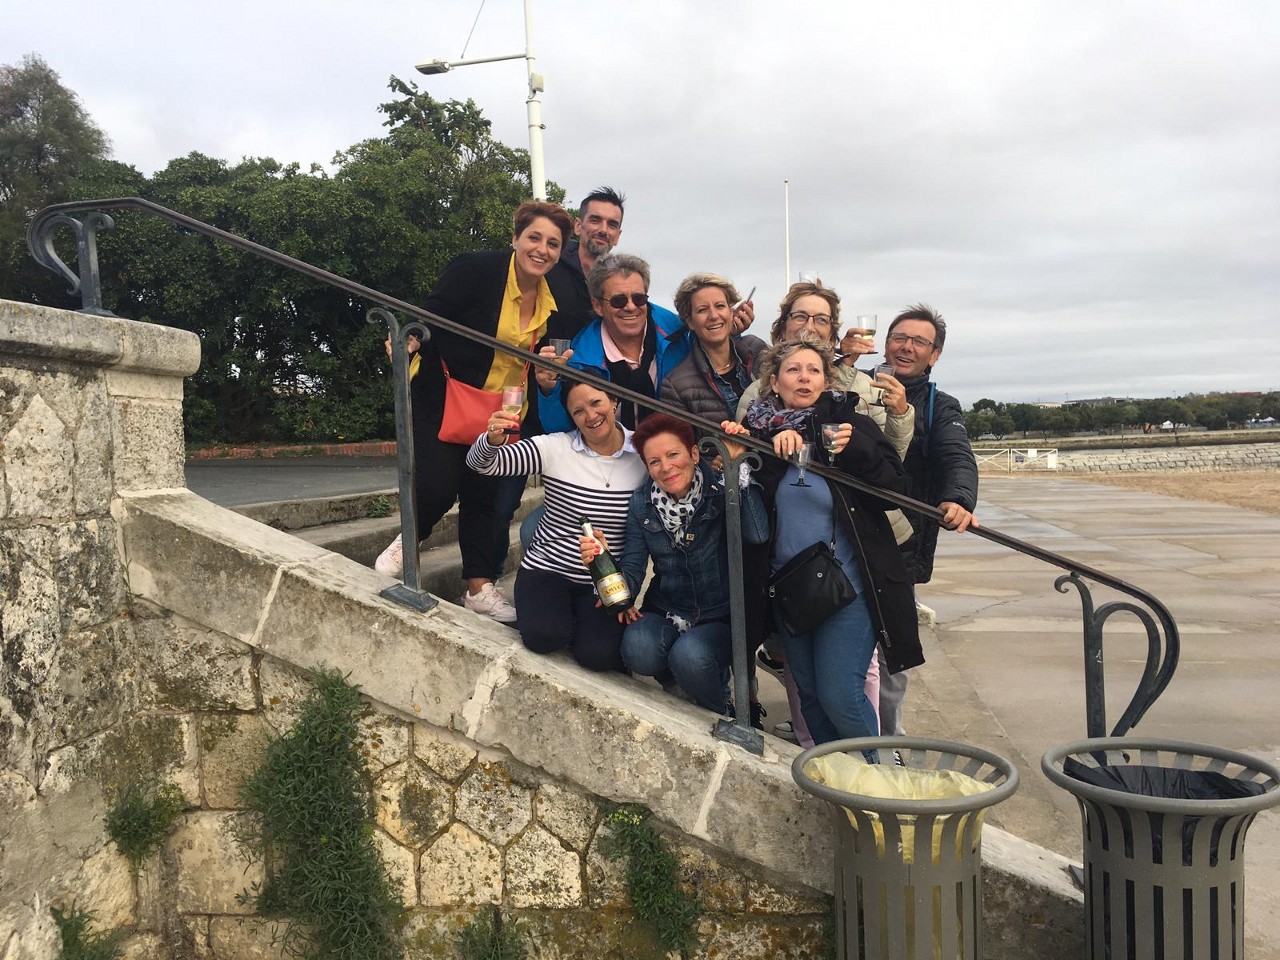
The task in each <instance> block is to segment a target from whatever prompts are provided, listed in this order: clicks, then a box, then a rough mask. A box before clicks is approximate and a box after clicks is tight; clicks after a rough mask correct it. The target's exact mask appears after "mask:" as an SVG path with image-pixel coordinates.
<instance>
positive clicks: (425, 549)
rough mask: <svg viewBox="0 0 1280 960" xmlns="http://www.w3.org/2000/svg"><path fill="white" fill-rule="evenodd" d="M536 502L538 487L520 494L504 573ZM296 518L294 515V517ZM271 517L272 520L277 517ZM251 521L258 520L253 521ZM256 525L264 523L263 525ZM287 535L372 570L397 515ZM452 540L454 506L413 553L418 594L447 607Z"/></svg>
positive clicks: (454, 578)
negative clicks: (420, 590)
mask: <svg viewBox="0 0 1280 960" xmlns="http://www.w3.org/2000/svg"><path fill="white" fill-rule="evenodd" d="M542 497H543V491H542V487H540V486H539V487H532V486H531V487H529V488H528V489H527V490H525V493H524V497H523V499H522V500H521V502H520V506H519V508H518V509H517V510H516V515H515V520H514V521H513V522H512V524H511V542H512V547H511V552H510V553H509V554H508V558H507V570H508V572H509V571H510V570H514V569H515V565H518V564H519V562H520V557H521V555H522V552H521V550H520V543H519V540H520V536H519V530H520V527H519V525H520V521H521V520H523V519H524V518H525V517H526V516H528V515H529V513H531V512H532V511H533V510H535V509H537V508H538V507H539V506H541V505H542ZM339 499H344V500H345V499H350V498H339ZM254 506H258V507H261V506H263V505H262V504H255V505H254ZM310 510H311V512H312V514H313V515H325V514H326V510H325V509H324V508H323V507H322V506H321V507H316V506H313V507H312V508H310ZM241 512H243V511H241ZM302 512H303V511H295V514H300V513H302ZM328 513H330V514H331V513H332V511H328ZM268 515H271V514H268ZM275 515H277V516H278V515H279V514H275ZM255 519H260V518H259V517H255ZM262 522H267V521H265V520H263V521H262ZM290 532H291V533H292V534H293V535H294V536H296V537H298V538H300V539H302V540H306V541H307V542H308V543H313V544H315V545H316V546H318V547H323V548H324V549H326V550H331V551H333V552H334V553H337V554H341V555H342V556H344V557H347V558H348V559H350V560H354V561H355V562H356V563H359V564H363V565H364V566H366V567H372V566H373V561H374V560H376V559H377V557H378V554H380V553H381V552H382V551H383V550H384V549H385V548H386V546H387V544H389V543H390V542H391V541H392V540H393V539H395V537H396V534H398V533H399V532H400V514H399V512H398V511H397V512H395V513H393V514H392V515H391V516H389V517H377V518H364V517H362V518H360V519H346V520H342V521H339V522H335V523H324V524H321V525H319V526H309V527H303V528H300V529H291V530H290ZM457 538H458V508H457V507H456V506H455V507H454V508H453V509H452V510H450V511H449V512H448V513H446V514H445V515H444V516H443V517H441V518H440V522H439V523H437V524H436V526H435V529H434V530H432V531H431V536H430V538H428V539H427V540H426V541H424V542H423V543H422V544H421V547H420V551H419V570H420V571H421V574H422V575H421V579H422V582H423V585H424V588H425V589H427V590H429V591H430V592H431V593H434V594H437V595H438V596H440V597H442V598H443V599H449V600H450V601H451V602H453V601H456V600H457V598H458V596H461V593H462V588H461V586H460V584H461V578H462V557H461V554H460V553H459V551H458V543H457ZM429 583H430V584H437V585H438V586H440V588H441V590H440V592H438V593H437V590H436V589H435V588H434V587H432V586H428V584H429Z"/></svg>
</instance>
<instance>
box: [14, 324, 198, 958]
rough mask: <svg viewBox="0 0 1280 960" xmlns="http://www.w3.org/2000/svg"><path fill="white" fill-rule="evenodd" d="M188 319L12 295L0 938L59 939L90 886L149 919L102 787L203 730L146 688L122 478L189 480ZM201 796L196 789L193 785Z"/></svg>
mask: <svg viewBox="0 0 1280 960" xmlns="http://www.w3.org/2000/svg"><path fill="white" fill-rule="evenodd" d="M199 355H200V353H199V343H198V341H197V340H196V338H195V337H194V336H193V335H191V334H187V333H182V332H180V331H176V330H167V329H164V328H160V327H154V326H148V325H144V324H132V323H128V322H126V321H118V320H103V319H101V318H90V317H85V316H82V315H78V314H72V313H67V312H65V311H60V310H45V309H41V308H37V307H30V306H23V305H18V304H12V303H7V302H4V301H0V956H2V957H4V958H5V960H16V958H24V960H25V958H43V957H52V956H55V955H56V941H57V934H56V930H55V929H54V927H53V924H52V920H51V917H50V913H49V905H50V903H51V902H54V901H61V902H63V903H69V902H70V901H71V900H73V899H74V900H75V901H76V902H77V903H78V904H79V905H80V906H81V907H84V908H87V909H91V910H94V911H95V912H96V913H97V914H98V915H99V917H100V919H101V921H102V922H103V923H104V924H107V925H120V924H128V923H131V922H132V921H133V920H134V919H135V902H134V885H133V879H132V877H131V875H130V872H129V869H128V867H127V864H126V862H125V860H124V858H123V857H121V856H119V855H118V854H117V853H116V852H115V851H114V849H113V848H111V847H109V846H108V845H107V844H106V843H105V837H104V834H103V829H102V816H103V812H104V810H103V789H104V787H106V788H108V789H110V788H112V787H114V786H117V785H119V784H122V783H124V782H126V781H127V780H129V779H130V778H132V777H135V776H137V775H139V773H140V772H141V771H143V768H145V775H146V776H153V775H154V774H155V772H156V771H158V770H163V771H168V772H176V771H177V770H178V769H179V768H181V767H182V765H183V764H184V762H185V761H186V760H188V759H194V755H193V754H192V753H191V751H192V748H193V741H192V739H191V736H190V730H189V729H186V728H185V727H184V726H183V724H182V722H181V721H180V720H178V719H176V718H173V717H162V716H154V715H152V714H151V713H150V712H149V710H148V709H147V708H146V707H144V706H143V705H141V704H140V701H139V692H138V686H137V677H138V661H137V656H136V646H135V644H134V642H133V633H134V625H133V621H132V618H131V616H130V610H129V603H128V593H127V588H126V584H125V578H124V570H123V564H122V562H121V557H120V553H119V549H118V540H119V535H120V532H119V527H118V523H117V521H116V519H115V518H114V517H113V516H112V513H111V505H112V500H113V496H114V492H115V491H118V490H139V489H154V488H157V487H179V486H182V484H183V474H182V469H183V467H182V463H183V461H182V454H183V448H182V422H181V416H182V377H183V376H185V375H187V374H189V373H191V372H192V371H194V370H195V369H196V366H197V364H198V362H199ZM189 795H190V796H191V797H192V799H194V798H195V797H194V794H189Z"/></svg>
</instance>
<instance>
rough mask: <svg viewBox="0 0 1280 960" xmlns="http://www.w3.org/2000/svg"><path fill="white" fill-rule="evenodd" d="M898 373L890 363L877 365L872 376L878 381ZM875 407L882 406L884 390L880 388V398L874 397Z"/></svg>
mask: <svg viewBox="0 0 1280 960" xmlns="http://www.w3.org/2000/svg"><path fill="white" fill-rule="evenodd" d="M897 372H898V368H897V367H895V366H894V365H893V364H892V363H877V364H876V369H875V373H873V374H872V376H873V377H874V378H875V379H877V380H879V379H880V378H881V377H892V376H894V375H895V374H896V373H897ZM875 405H876V406H877V407H883V406H884V389H883V388H881V391H880V396H878V397H876V400H875Z"/></svg>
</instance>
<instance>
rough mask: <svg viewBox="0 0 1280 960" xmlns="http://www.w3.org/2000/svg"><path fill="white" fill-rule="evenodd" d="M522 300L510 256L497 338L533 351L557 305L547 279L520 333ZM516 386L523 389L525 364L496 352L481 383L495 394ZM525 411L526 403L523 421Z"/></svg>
mask: <svg viewBox="0 0 1280 960" xmlns="http://www.w3.org/2000/svg"><path fill="white" fill-rule="evenodd" d="M521 299H522V294H521V293H520V286H519V284H518V283H517V282H516V258H515V257H514V256H513V257H512V258H511V264H510V266H508V267H507V290H506V293H505V294H504V295H503V298H502V313H501V314H499V316H498V334H497V336H498V339H499V340H501V341H503V342H504V343H510V344H512V345H513V346H517V347H521V348H522V349H525V350H532V349H533V346H534V344H536V343H537V342H538V341H539V340H541V339H542V338H543V337H544V336H545V335H546V332H547V318H548V317H550V316H551V313H552V311H553V310H555V309H556V301H555V298H554V297H553V296H551V288H550V287H548V286H547V281H546V279H545V278H543V279H541V280H539V281H538V300H537V302H536V303H535V304H534V307H533V319H532V320H531V321H530V322H529V326H528V327H526V328H524V329H523V330H522V329H520V301H521ZM516 384H520V385H524V361H523V360H519V359H517V358H515V357H513V356H510V355H508V354H505V353H502V352H500V351H498V350H495V351H494V352H493V364H492V365H491V366H490V367H489V375H488V376H487V377H486V378H485V381H484V389H485V390H488V391H490V392H494V393H496V392H498V391H500V390H501V389H502V388H503V387H504V386H514V385H516ZM528 407H529V405H528V403H525V409H523V410H521V411H520V416H521V417H524V415H525V413H526V412H527V411H528Z"/></svg>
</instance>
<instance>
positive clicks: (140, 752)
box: [92, 717, 186, 792]
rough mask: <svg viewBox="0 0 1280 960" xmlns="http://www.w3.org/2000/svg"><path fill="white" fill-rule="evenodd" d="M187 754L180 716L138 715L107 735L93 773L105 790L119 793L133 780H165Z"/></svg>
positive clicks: (135, 781) (103, 740) (136, 781)
mask: <svg viewBox="0 0 1280 960" xmlns="http://www.w3.org/2000/svg"><path fill="white" fill-rule="evenodd" d="M185 756H186V752H185V749H184V745H183V734H182V721H181V720H180V719H179V718H178V717H136V718H134V719H133V720H131V721H129V722H127V723H124V724H121V725H120V726H119V727H117V728H115V729H114V730H111V731H108V732H107V733H106V734H105V735H104V736H103V739H102V747H101V749H100V750H99V752H98V756H97V758H96V760H95V761H94V763H93V769H92V773H93V774H94V776H95V777H96V778H97V779H98V781H99V782H100V783H101V784H102V786H103V788H104V789H106V790H107V791H109V792H118V791H120V790H123V789H124V787H125V786H126V785H127V784H129V783H147V782H151V781H155V780H161V779H164V776H163V774H164V773H165V771H167V770H169V769H171V768H173V767H177V766H181V764H182V761H183V759H184V758H185Z"/></svg>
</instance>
